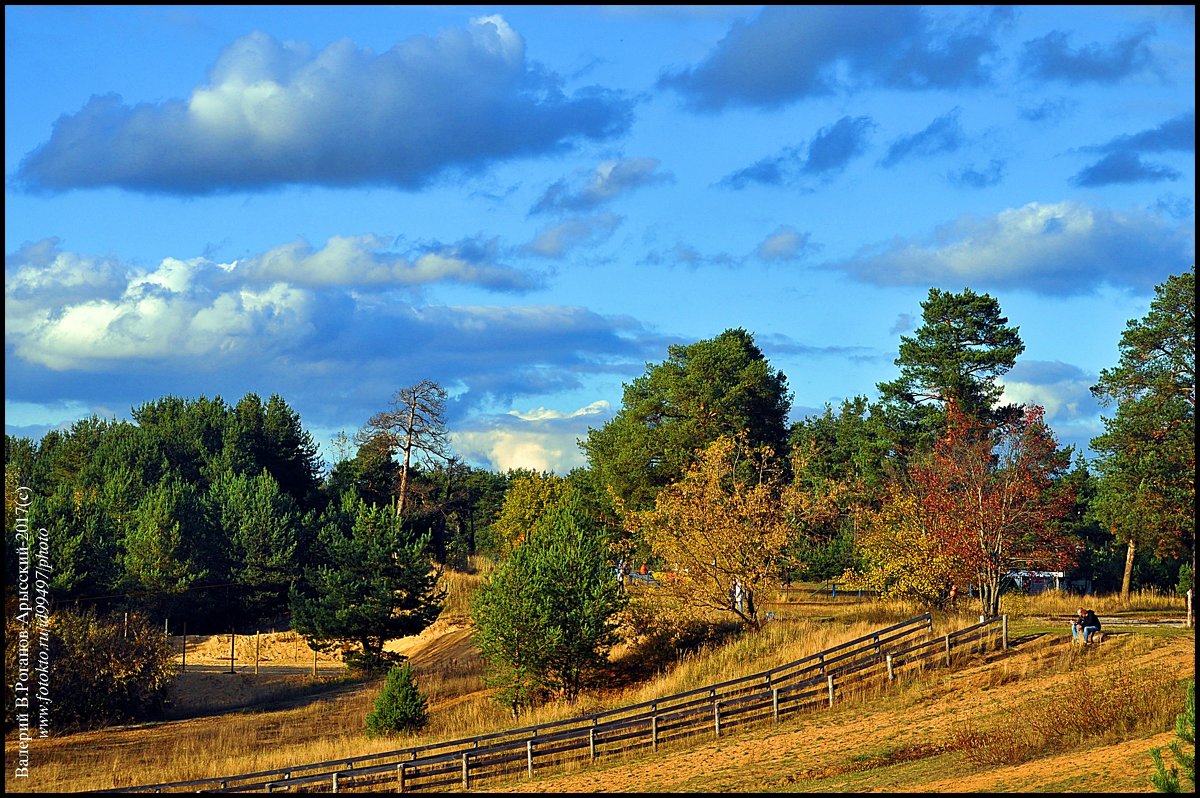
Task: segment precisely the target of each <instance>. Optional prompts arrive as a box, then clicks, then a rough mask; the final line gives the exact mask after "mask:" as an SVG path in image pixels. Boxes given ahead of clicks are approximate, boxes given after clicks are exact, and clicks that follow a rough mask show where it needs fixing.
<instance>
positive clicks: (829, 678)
mask: <svg viewBox="0 0 1200 798" xmlns="http://www.w3.org/2000/svg"><path fill="white" fill-rule="evenodd" d="M825 683H826V684H827V685H829V706H833V674H832V673H831V674H829V675H828V676H826V677H825Z"/></svg>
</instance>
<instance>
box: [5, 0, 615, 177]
mask: <svg viewBox="0 0 1200 798" xmlns="http://www.w3.org/2000/svg"><path fill="white" fill-rule="evenodd" d="M631 120H632V101H631V100H629V99H626V98H623V97H621V96H619V95H617V94H615V93H612V92H608V91H604V90H601V89H597V88H590V89H586V90H581V91H579V92H578V93H576V94H575V95H574V96H571V97H567V96H565V95H564V94H563V93H562V91H561V90H560V88H559V86H558V79H557V78H556V77H555V76H554V75H552V74H550V73H548V72H547V71H546V70H544V69H541V68H540V67H536V66H533V65H531V64H529V63H528V62H527V61H526V58H525V45H524V41H523V40H522V38H521V36H520V35H519V34H517V33H516V32H515V31H514V30H513V29H512V28H511V27H509V25H508V24H507V23H506V22H505V21H504V19H503V18H501V17H499V16H488V17H481V18H478V19H474V20H472V21H471V23H470V24H469V25H468V26H467V27H466V28H465V29H454V30H447V31H445V32H443V33H441V34H439V35H437V36H436V37H432V38H430V37H425V36H421V37H414V38H411V39H407V40H405V41H402V42H400V43H398V44H397V45H396V46H394V47H393V48H392V49H390V50H388V51H387V52H384V53H381V54H375V53H373V52H371V51H370V50H363V49H358V48H356V47H355V46H354V45H353V44H352V43H351V42H349V41H348V40H342V41H338V42H335V43H333V44H331V45H329V46H328V47H326V48H325V49H324V50H321V51H319V52H314V51H313V50H312V48H310V47H308V46H307V45H304V44H298V43H295V42H280V41H277V40H275V39H273V38H271V37H270V36H268V35H267V34H264V33H259V32H256V33H252V34H250V35H247V36H244V37H242V38H240V39H238V40H237V41H235V42H234V43H233V44H232V45H230V46H229V47H228V48H227V49H226V50H225V51H224V52H223V53H221V55H220V57H219V58H218V60H217V62H216V64H215V65H214V67H213V68H212V70H211V72H210V74H209V76H208V81H207V83H205V84H204V85H201V86H198V87H197V88H195V89H194V90H193V91H192V93H191V96H190V97H188V98H187V99H186V100H183V99H174V100H168V101H165V102H162V103H157V104H155V103H141V104H137V105H134V106H129V105H127V104H125V103H124V102H123V100H122V99H121V98H120V97H119V96H116V95H111V94H110V95H106V96H102V97H93V98H92V99H90V100H89V101H88V102H87V104H86V105H85V106H84V107H83V108H82V109H81V110H79V111H78V112H76V113H75V114H70V115H64V116H63V117H61V118H60V119H59V120H58V121H57V122H56V123H55V125H54V129H53V131H52V133H51V136H50V139H49V140H48V141H47V142H46V143H45V144H43V145H41V146H40V147H38V148H37V149H35V150H34V151H33V152H31V153H29V154H28V155H27V156H26V157H25V159H24V160H23V161H22V162H21V164H20V167H19V169H18V171H17V175H16V177H17V180H18V182H19V183H20V184H22V185H23V186H24V187H26V188H27V189H29V190H34V191H61V190H69V189H77V188H94V187H100V186H118V187H121V188H125V189H130V190H135V191H145V192H155V193H167V194H207V193H212V192H221V191H237V190H243V189H259V188H264V187H271V186H280V185H286V184H319V185H325V186H334V187H338V186H355V185H391V186H397V187H401V188H406V189H412V188H418V187H421V186H423V185H426V184H428V183H430V182H431V181H432V180H434V179H436V178H437V177H438V176H440V175H442V174H444V173H445V172H446V171H447V170H451V169H458V170H463V171H472V170H477V169H480V168H483V167H485V166H486V165H488V164H490V163H492V162H495V161H498V160H502V159H509V158H515V157H523V156H535V155H539V154H543V153H548V152H555V151H559V150H561V149H563V148H564V147H569V146H571V145H572V144H573V143H575V142H576V141H578V140H581V139H592V140H604V139H607V138H610V137H612V136H615V135H618V134H620V133H622V132H624V131H625V130H627V129H628V127H629V125H630V124H631Z"/></svg>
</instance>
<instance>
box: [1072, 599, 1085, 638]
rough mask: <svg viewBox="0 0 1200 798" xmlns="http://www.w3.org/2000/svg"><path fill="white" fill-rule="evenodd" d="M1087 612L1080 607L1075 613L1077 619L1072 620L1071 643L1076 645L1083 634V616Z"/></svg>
mask: <svg viewBox="0 0 1200 798" xmlns="http://www.w3.org/2000/svg"><path fill="white" fill-rule="evenodd" d="M1084 612H1085V610H1084V609H1083V607H1080V608H1079V610H1078V611H1077V612H1076V613H1075V617H1074V618H1072V619H1071V642H1072V643H1074V642H1075V641H1076V640H1078V639H1079V636H1080V635H1081V634H1083V616H1084Z"/></svg>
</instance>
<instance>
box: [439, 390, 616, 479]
mask: <svg viewBox="0 0 1200 798" xmlns="http://www.w3.org/2000/svg"><path fill="white" fill-rule="evenodd" d="M611 417H612V409H611V406H610V405H609V403H608V402H605V401H596V402H592V403H591V404H589V405H587V406H586V407H582V408H579V409H577V410H574V411H570V412H563V411H559V410H553V409H549V408H545V407H538V408H535V409H532V410H529V411H524V412H522V411H518V410H512V411H509V412H508V413H506V414H503V415H491V416H481V417H478V418H477V419H475V420H473V421H472V422H471V426H470V427H468V428H464V429H459V430H456V431H455V432H454V433H453V434H452V435H451V438H452V442H453V444H454V448H455V451H456V452H459V453H461V454H463V455H464V456H465V457H466V458H467V459H469V460H472V461H477V462H481V463H484V464H486V465H485V466H484V467H486V468H490V469H493V470H496V471H508V470H509V469H516V468H528V469H532V470H535V471H549V472H553V473H556V474H559V475H562V476H565V475H566V474H567V473H568V472H570V471H571V469H573V468H580V467H583V466H586V465H587V458H586V457H585V456H584V455H583V452H582V451H581V450H580V448H579V440H581V439H583V438H586V437H587V432H588V429H589V428H590V427H600V426H602V425H603V424H604V423H605V422H607V421H608V420H609V419H610V418H611Z"/></svg>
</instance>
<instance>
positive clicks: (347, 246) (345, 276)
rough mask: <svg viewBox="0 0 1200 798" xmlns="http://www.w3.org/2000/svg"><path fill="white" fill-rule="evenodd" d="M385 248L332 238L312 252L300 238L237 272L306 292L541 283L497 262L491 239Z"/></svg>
mask: <svg viewBox="0 0 1200 798" xmlns="http://www.w3.org/2000/svg"><path fill="white" fill-rule="evenodd" d="M387 244H388V242H387V241H386V240H385V239H383V238H381V237H379V236H372V235H365V236H333V237H331V238H330V239H329V241H328V242H327V243H326V245H325V246H324V247H322V248H320V249H314V248H313V247H312V246H311V245H310V244H309V243H308V242H306V241H303V240H299V241H294V242H292V243H289V244H284V245H282V246H279V247H275V248H274V249H271V250H269V251H267V252H264V253H263V254H261V255H256V256H254V257H250V258H243V259H240V260H239V261H238V262H237V264H236V270H237V274H238V276H239V277H242V278H244V279H245V280H247V281H251V282H257V283H262V282H274V281H285V282H288V283H291V284H293V285H298V286H304V287H308V288H320V287H328V286H354V287H357V288H360V289H383V288H397V287H418V286H423V285H429V284H432V283H458V284H463V285H474V286H477V287H480V288H485V289H488V290H492V291H504V292H522V291H528V290H530V289H533V288H536V287H538V286H539V285H540V281H539V280H538V279H537V278H535V277H533V276H532V275H529V274H526V273H524V272H522V271H520V270H518V269H514V268H510V267H507V266H502V265H500V264H498V263H497V262H496V260H497V257H498V246H497V242H496V241H495V240H494V239H493V240H488V241H475V240H463V241H460V242H458V243H456V244H449V245H443V244H437V245H432V246H429V247H425V248H423V249H422V251H420V252H417V253H413V254H410V255H407V256H406V255H401V254H397V253H392V252H388V251H386V247H387Z"/></svg>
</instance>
